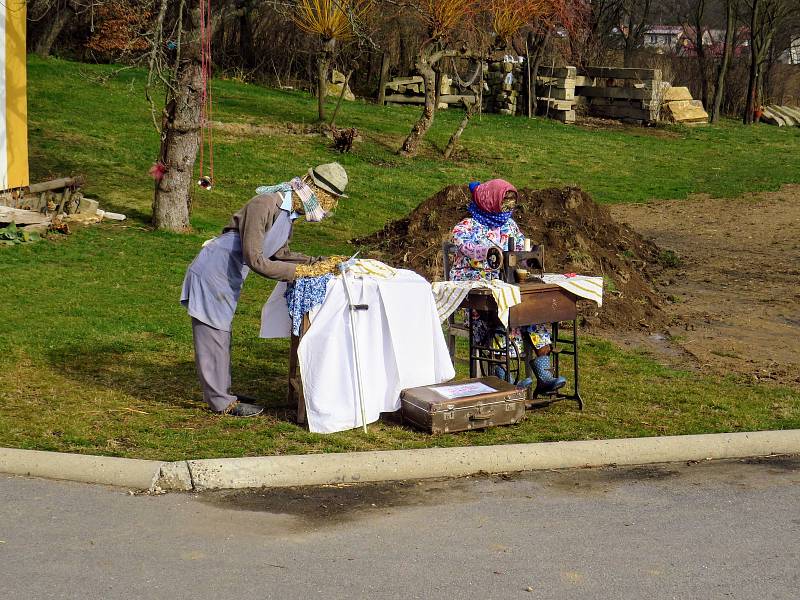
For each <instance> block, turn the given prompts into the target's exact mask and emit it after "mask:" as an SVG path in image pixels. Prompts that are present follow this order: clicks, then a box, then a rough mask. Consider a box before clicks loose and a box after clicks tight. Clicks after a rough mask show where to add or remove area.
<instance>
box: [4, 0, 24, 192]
mask: <svg viewBox="0 0 800 600" xmlns="http://www.w3.org/2000/svg"><path fill="white" fill-rule="evenodd" d="M26 84H27V74H26V65H25V0H0V191H2V190H9V189H14V188H19V187H24V186H27V185H28V106H27V94H26Z"/></svg>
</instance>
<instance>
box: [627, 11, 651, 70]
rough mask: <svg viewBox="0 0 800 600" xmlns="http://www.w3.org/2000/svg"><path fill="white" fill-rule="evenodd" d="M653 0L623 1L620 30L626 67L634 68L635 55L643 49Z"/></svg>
mask: <svg viewBox="0 0 800 600" xmlns="http://www.w3.org/2000/svg"><path fill="white" fill-rule="evenodd" d="M651 6H652V0H622V2H621V4H620V7H619V10H620V21H619V30H620V35H621V36H622V43H623V56H624V65H625V66H626V67H632V66H633V56H634V53H635V52H636V51H637V50H638V49H639V48H641V47H642V45H643V43H644V36H645V34H646V33H647V30H648V28H649V27H650V8H651Z"/></svg>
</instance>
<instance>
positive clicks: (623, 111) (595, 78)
mask: <svg viewBox="0 0 800 600" xmlns="http://www.w3.org/2000/svg"><path fill="white" fill-rule="evenodd" d="M664 87H665V86H664V84H663V82H662V78H661V71H660V70H659V69H618V68H612V67H586V69H585V73H584V77H582V78H581V81H576V86H575V94H576V95H577V96H582V97H583V98H585V103H586V109H587V112H588V113H589V114H590V115H591V116H595V117H603V118H608V119H620V120H622V121H625V122H629V123H634V124H639V125H642V124H649V123H655V122H656V121H658V119H659V109H660V107H661V96H662V94H663V90H664Z"/></svg>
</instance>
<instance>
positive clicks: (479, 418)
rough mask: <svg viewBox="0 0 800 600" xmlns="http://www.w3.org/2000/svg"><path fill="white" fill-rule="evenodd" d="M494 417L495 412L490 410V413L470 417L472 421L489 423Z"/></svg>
mask: <svg viewBox="0 0 800 600" xmlns="http://www.w3.org/2000/svg"><path fill="white" fill-rule="evenodd" d="M493 416H494V411H493V410H490V411H488V412H479V413H476V414H472V415H470V416H469V420H470V421H488V420H489V419H491V418H492V417H493Z"/></svg>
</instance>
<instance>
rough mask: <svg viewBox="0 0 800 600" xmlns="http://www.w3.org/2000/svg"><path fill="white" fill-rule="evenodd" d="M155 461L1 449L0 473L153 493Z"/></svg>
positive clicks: (155, 479)
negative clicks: (113, 486)
mask: <svg viewBox="0 0 800 600" xmlns="http://www.w3.org/2000/svg"><path fill="white" fill-rule="evenodd" d="M162 464H164V463H162V462H160V461H157V460H138V459H133V458H115V457H113V456H92V455H87V454H65V453H61V452H41V451H39V450H17V449H14V448H0V473H10V474H12V475H25V476H29V477H45V478H48V479H66V480H69V481H82V482H85V483H99V484H102V485H116V486H119V487H127V488H133V489H137V490H149V489H153V487H154V486H155V484H156V481H157V479H158V476H159V473H160V470H161V465H162Z"/></svg>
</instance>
